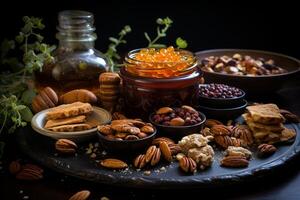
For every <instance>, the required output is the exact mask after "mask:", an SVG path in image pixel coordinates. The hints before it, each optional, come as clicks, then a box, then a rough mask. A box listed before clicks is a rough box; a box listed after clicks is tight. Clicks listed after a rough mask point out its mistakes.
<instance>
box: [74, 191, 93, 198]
mask: <svg viewBox="0 0 300 200" xmlns="http://www.w3.org/2000/svg"><path fill="white" fill-rule="evenodd" d="M90 194H91V192H90V191H88V190H82V191H80V192H76V193H75V194H74V195H73V196H71V197H70V198H69V200H86V199H87V198H89V196H90Z"/></svg>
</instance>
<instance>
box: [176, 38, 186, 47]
mask: <svg viewBox="0 0 300 200" xmlns="http://www.w3.org/2000/svg"><path fill="white" fill-rule="evenodd" d="M176 45H177V47H178V48H179V49H185V48H187V46H188V43H187V42H186V40H184V39H182V38H181V37H178V38H177V39H176Z"/></svg>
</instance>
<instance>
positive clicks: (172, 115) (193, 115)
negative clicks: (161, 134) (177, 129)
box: [152, 105, 202, 126]
mask: <svg viewBox="0 0 300 200" xmlns="http://www.w3.org/2000/svg"><path fill="white" fill-rule="evenodd" d="M152 120H153V122H155V123H157V124H161V125H165V126H189V125H194V124H197V123H199V122H201V121H202V119H201V116H200V114H199V112H198V111H197V110H195V109H194V108H192V107H190V106H186V105H184V106H181V107H180V108H170V107H162V108H160V109H158V110H157V111H156V112H155V114H154V115H153V116H152Z"/></svg>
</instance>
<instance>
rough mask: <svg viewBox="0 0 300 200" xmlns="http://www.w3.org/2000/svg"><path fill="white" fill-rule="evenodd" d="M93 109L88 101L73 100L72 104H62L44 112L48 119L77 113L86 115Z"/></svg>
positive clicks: (71, 115)
mask: <svg viewBox="0 0 300 200" xmlns="http://www.w3.org/2000/svg"><path fill="white" fill-rule="evenodd" d="M92 111H93V107H92V106H91V104H89V103H81V102H75V103H72V104H63V105H60V106H57V107H55V108H53V109H51V110H50V111H49V112H47V113H46V117H47V119H48V120H50V119H62V118H67V117H73V116H78V115H86V114H89V113H91V112H92Z"/></svg>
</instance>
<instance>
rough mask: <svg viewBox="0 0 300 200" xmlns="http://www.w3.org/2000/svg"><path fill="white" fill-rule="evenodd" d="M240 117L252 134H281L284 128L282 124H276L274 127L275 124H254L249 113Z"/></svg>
mask: <svg viewBox="0 0 300 200" xmlns="http://www.w3.org/2000/svg"><path fill="white" fill-rule="evenodd" d="M242 116H243V118H244V119H245V121H246V123H247V124H248V126H249V127H250V129H251V130H252V131H253V132H275V133H281V131H282V130H283V129H284V126H283V124H282V123H280V124H276V125H275V124H271V125H266V124H262V123H258V122H254V120H253V118H252V117H251V116H250V114H249V113H246V114H243V115H242Z"/></svg>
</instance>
